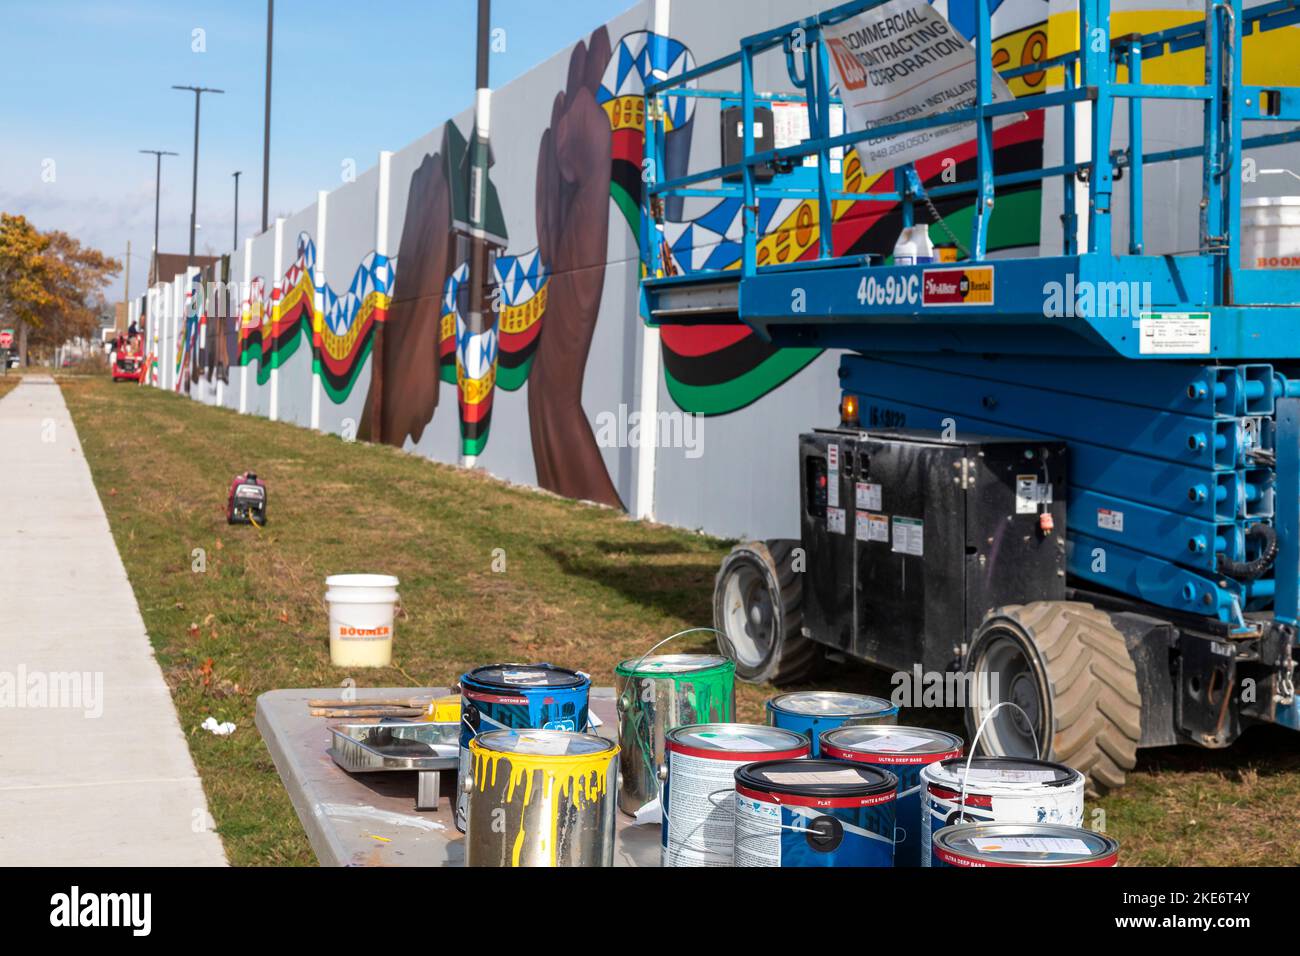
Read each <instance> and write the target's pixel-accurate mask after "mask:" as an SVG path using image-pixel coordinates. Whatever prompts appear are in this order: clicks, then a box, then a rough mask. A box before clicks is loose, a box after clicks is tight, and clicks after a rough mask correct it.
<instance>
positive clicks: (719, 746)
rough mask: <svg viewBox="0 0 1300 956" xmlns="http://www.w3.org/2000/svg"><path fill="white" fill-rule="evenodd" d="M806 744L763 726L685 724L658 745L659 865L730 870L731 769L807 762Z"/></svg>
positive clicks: (805, 740) (732, 837) (785, 732)
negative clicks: (662, 760) (660, 756)
mask: <svg viewBox="0 0 1300 956" xmlns="http://www.w3.org/2000/svg"><path fill="white" fill-rule="evenodd" d="M808 750H809V744H808V738H807V737H805V736H804V735H803V734H797V733H795V732H794V731H793V730H782V729H781V728H779V727H767V726H764V725H763V724H691V725H690V726H687V727H676V728H674V729H672V730H670V731H668V733H667V735H666V737H665V740H664V756H665V759H666V764H665V768H664V769H665V773H666V778H665V783H664V788H663V830H662V831H661V833H662V836H661V840H662V847H663V851H662V852H663V865H664V866H732V865H733V850H734V848H735V836H736V834H735V828H736V825H735V800H734V797H733V794H734V792H735V788H736V768H737V767H739V766H741V765H742V764H747V763H753V762H755V761H756V760H794V759H796V758H800V757H807V756H808Z"/></svg>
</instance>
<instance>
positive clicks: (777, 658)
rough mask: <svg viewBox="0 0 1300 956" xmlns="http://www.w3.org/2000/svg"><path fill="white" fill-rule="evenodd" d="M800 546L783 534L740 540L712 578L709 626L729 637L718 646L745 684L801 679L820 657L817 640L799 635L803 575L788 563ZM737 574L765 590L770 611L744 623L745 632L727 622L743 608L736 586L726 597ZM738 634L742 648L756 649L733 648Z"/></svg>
mask: <svg viewBox="0 0 1300 956" xmlns="http://www.w3.org/2000/svg"><path fill="white" fill-rule="evenodd" d="M798 546H799V542H798V541H792V540H787V539H783V538H782V539H773V540H771V541H747V542H745V543H744V544H738V545H736V546H735V547H734V548H732V549H731V553H730V554H728V555H727V556H726V557H725V558H724V559H723V561H722V566H721V567H719V568H718V574H717V576H716V577H715V578H714V582H713V626H714V627H715V628H717V629H718V630H719V631H722V632H723V633H724V634H726V635H727V638H728V640H726V641H724V640H723V639H722V638H721V637H719V638H718V647H719V648H720V649H721V651H722V653H724V654H725V655H727V657H729V658H731V659H732V660H734V661H735V662H736V676H737V677H738V678H740V680H742V681H746V682H747V683H751V684H761V683H772V684H788V683H793V682H795V681H799V680H804V679H807V678H808V677H811V676H812V675H813V674H814V673H815V671H816V669H817V667H818V665H819V664H820V663H821V661H822V657H823V655H822V648H821V645H819V644H817V643H816V642H814V641H811V640H809V639H808V638H806V637H804V636H803V630H802V628H803V611H802V600H803V584H802V578H803V574H802V572H799V571H795V570H793V568H792V564H793V562H792V552H793V551H794V549H795V548H796V547H798ZM738 576H740V577H741V578H748V579H749V580H750V581H751V582H753V584H754V586H755V587H762V588H764V589H765V592H766V602H767V608H768V609H769V610H770V613H769V614H766V615H765V617H764V620H763V621H761V622H760V623H759V625H758V626H755V625H753V624H751V625H749V626H747V634H746V635H737V634H733V633H732V631H731V630H729V624H730V625H731V627H735V626H736V625H735V620H736V617H737V615H738V614H739V613H740V611H741V608H740V606H739V605H738V604H737V603H736V602H738V600H739V598H738V596H737V595H736V594H735V592H734V589H733V593H732V594H731V596H730V597H729V596H728V588H729V585H730V584H731V583H732V582H733V581H735V580H736V579H737V577H738ZM755 578H757V580H755ZM745 616H746V617H748V615H745ZM760 631H761V632H762V633H760ZM738 638H739V639H741V647H742V648H743V647H744V646H745V644H746V643H748V642H750V641H752V642H753V644H754V645H755V647H756V649H755V651H754V653H751V654H748V655H746V654H744V653H737V647H736V642H737V639H738ZM746 638H748V640H746Z"/></svg>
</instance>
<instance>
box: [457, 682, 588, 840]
mask: <svg viewBox="0 0 1300 956" xmlns="http://www.w3.org/2000/svg"><path fill="white" fill-rule="evenodd" d="M590 689H591V678H589V677H588V676H587V675H586V674H580V673H578V672H577V671H571V670H567V669H565V668H563V667H556V666H555V665H554V664H488V665H485V666H483V667H476V668H474V670H472V671H470V672H469V673H468V674H465V675H463V676H462V677H461V679H460V773H459V775H458V780H459V782H460V784H461V785H462V787H461V788H459V789H458V791H457V792H458V794H459V798H458V799H457V801H456V828H457V829H458V830H460V831H461V832H462V833H463V832H464V831H465V792H464V789H463V784H464V782H465V778H466V776H468V774H469V742H470V741H471V740H472V739H473V738H474V737H475V736H477V735H479V734H481V733H486V732H488V731H492V730H567V731H585V730H586V729H587V693H588V691H589V690H590Z"/></svg>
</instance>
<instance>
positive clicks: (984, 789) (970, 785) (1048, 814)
mask: <svg viewBox="0 0 1300 956" xmlns="http://www.w3.org/2000/svg"><path fill="white" fill-rule="evenodd" d="M968 760H969V768H970V769H969V772H967V761H968ZM921 783H922V785H923V788H922V790H921V843H922V845H921V854H922V857H921V858H922V863H923V865H925V866H929V865H930V859H931V846H930V840H931V838H932V836H933V834H935V833H937V832H938V831H940V830H942V829H943V828H944V827H946V826H954V825H956V824H959V823H1058V824H1061V825H1063V826H1068V827H1078V826H1082V825H1083V786H1084V779H1083V774H1081V773H1079V771H1077V770H1073V769H1071V768H1070V767H1067V766H1065V765H1064V764H1059V763H1049V762H1048V761H1046V760H1031V759H1029V758H1025V757H974V758H960V759H954V760H944V761H942V762H941V763H932V764H928V765H927V766H926V767H925V768H924V769H923V770H922V771H921ZM963 788H964V790H965V796H964V797H963V795H962V794H963Z"/></svg>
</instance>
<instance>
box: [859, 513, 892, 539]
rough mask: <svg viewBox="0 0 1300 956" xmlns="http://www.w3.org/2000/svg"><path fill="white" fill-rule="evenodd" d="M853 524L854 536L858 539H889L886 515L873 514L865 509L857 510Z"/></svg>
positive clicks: (887, 517)
mask: <svg viewBox="0 0 1300 956" xmlns="http://www.w3.org/2000/svg"><path fill="white" fill-rule="evenodd" d="M855 524H856V527H855V528H854V532H855V537H857V539H858V540H859V541H888V540H889V516H888V515H873V514H869V513H868V512H865V511H859V512H858V514H857V520H856V522H855Z"/></svg>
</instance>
